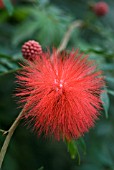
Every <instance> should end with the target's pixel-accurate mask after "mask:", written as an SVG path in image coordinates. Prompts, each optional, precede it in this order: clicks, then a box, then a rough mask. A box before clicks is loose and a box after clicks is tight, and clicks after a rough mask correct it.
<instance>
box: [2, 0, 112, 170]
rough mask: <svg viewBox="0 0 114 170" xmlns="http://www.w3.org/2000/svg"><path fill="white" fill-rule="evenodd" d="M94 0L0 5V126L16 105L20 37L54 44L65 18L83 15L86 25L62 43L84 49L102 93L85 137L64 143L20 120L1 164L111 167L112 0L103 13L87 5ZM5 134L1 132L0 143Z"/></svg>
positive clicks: (82, 169)
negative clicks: (97, 115)
mask: <svg viewBox="0 0 114 170" xmlns="http://www.w3.org/2000/svg"><path fill="white" fill-rule="evenodd" d="M94 2H97V1H95V0H94V1H92V0H87V1H85V0H64V1H61V0H50V1H49V0H23V1H22V0H12V1H10V0H4V5H5V7H2V8H1V7H0V129H5V130H7V129H8V128H9V127H10V126H11V124H12V122H13V121H14V120H15V118H16V117H17V115H18V113H19V111H20V109H17V105H16V101H15V100H16V99H15V98H13V97H12V96H13V95H14V93H15V87H16V84H15V72H16V70H18V69H20V66H19V63H20V62H21V61H22V54H21V46H22V44H23V43H24V42H25V41H28V40H30V39H34V40H36V41H39V42H40V43H41V44H42V46H43V49H44V50H45V49H46V48H47V47H49V48H52V47H53V46H55V47H58V45H59V44H60V42H61V39H62V37H63V36H64V33H65V32H66V30H67V28H68V26H69V25H70V23H71V22H72V21H74V20H77V19H82V20H83V21H84V22H85V25H84V27H83V28H81V29H75V30H74V31H73V33H72V36H71V38H70V41H69V43H68V46H67V49H68V50H70V49H72V48H73V49H76V48H80V51H83V52H84V53H85V54H89V56H90V59H94V60H96V62H97V63H98V67H99V68H100V69H102V70H103V72H104V76H105V80H106V89H105V93H104V94H103V96H101V98H102V100H103V101H104V104H103V107H104V110H103V111H102V113H101V116H100V120H99V121H97V122H96V126H95V128H94V129H91V130H90V132H89V133H88V134H85V136H84V140H83V139H79V140H77V141H72V142H70V143H68V144H67V145H68V148H67V146H66V145H65V143H64V142H62V141H60V142H57V141H54V140H52V139H45V138H43V137H41V138H40V139H39V138H37V135H36V134H33V132H31V131H30V129H29V128H27V126H26V125H25V123H24V122H23V120H22V122H21V124H20V125H19V127H18V128H17V130H16V132H15V134H14V136H13V138H12V140H11V143H10V146H9V148H8V152H7V154H6V157H5V161H4V164H3V170H25V169H27V170H43V169H44V170H114V19H113V16H114V1H113V0H107V1H106V2H107V3H108V5H109V8H110V10H109V13H108V14H107V15H106V16H104V17H97V16H95V15H94V14H93V12H92V11H91V9H90V7H89V5H90V4H92V3H94ZM4 139H5V136H3V135H2V133H1V132H0V148H1V147H2V144H3V141H4ZM84 141H85V143H84ZM85 145H86V148H85ZM67 149H68V150H67ZM68 151H69V152H68ZM69 153H70V154H71V155H70V154H69ZM79 153H80V157H81V162H80V165H79V164H78V162H79V157H78V154H79ZM71 157H72V158H73V159H71Z"/></svg>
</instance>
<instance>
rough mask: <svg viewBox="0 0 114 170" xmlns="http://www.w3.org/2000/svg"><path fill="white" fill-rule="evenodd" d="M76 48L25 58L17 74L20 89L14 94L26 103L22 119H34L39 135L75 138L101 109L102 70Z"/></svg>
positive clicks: (84, 130) (87, 126)
mask: <svg viewBox="0 0 114 170" xmlns="http://www.w3.org/2000/svg"><path fill="white" fill-rule="evenodd" d="M82 56H83V54H78V51H76V52H71V53H70V54H67V53H66V54H57V52H56V50H55V51H53V55H52V57H50V53H49V52H47V53H43V54H42V58H39V60H36V61H34V62H31V61H28V64H27V65H25V66H23V71H21V74H20V75H18V76H17V78H18V83H19V85H21V88H19V89H18V92H17V96H20V98H21V99H20V102H21V103H23V104H25V103H26V104H25V107H24V108H25V111H26V115H25V118H28V117H29V118H31V120H34V128H35V130H36V131H37V132H38V135H40V134H41V133H42V132H43V133H44V134H45V136H47V135H50V136H51V135H54V137H55V138H56V139H57V140H60V138H62V139H64V138H67V139H71V138H78V137H80V136H81V135H83V134H84V132H87V131H88V130H89V128H91V127H93V125H94V123H95V120H96V119H97V118H98V115H99V112H98V110H100V109H101V100H100V94H101V92H102V89H101V88H102V87H103V86H104V83H103V77H102V75H101V71H96V66H95V64H94V62H93V61H89V60H88V57H87V56H85V57H82Z"/></svg>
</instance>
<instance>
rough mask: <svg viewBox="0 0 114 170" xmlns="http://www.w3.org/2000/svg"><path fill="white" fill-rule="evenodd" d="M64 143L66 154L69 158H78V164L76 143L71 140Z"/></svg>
mask: <svg viewBox="0 0 114 170" xmlns="http://www.w3.org/2000/svg"><path fill="white" fill-rule="evenodd" d="M66 143H67V148H68V152H69V153H70V156H71V158H72V159H75V158H76V156H78V162H79V164H80V154H79V151H78V147H77V143H76V141H74V140H71V141H67V142H66Z"/></svg>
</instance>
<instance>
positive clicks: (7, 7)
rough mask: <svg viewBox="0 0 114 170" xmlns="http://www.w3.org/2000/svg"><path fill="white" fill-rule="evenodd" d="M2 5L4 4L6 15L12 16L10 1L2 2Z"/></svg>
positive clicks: (4, 0)
mask: <svg viewBox="0 0 114 170" xmlns="http://www.w3.org/2000/svg"><path fill="white" fill-rule="evenodd" d="M3 3H4V5H5V7H6V9H7V11H8V13H9V15H12V14H13V10H14V9H13V5H12V3H11V1H10V0H3Z"/></svg>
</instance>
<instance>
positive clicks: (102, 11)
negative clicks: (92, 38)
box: [93, 1, 109, 16]
mask: <svg viewBox="0 0 114 170" xmlns="http://www.w3.org/2000/svg"><path fill="white" fill-rule="evenodd" d="M93 11H94V12H95V14H96V15H97V16H104V15H106V14H107V13H108V11H109V7H108V4H107V3H106V2H102V1H101V2H98V3H96V4H95V5H94V6H93Z"/></svg>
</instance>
